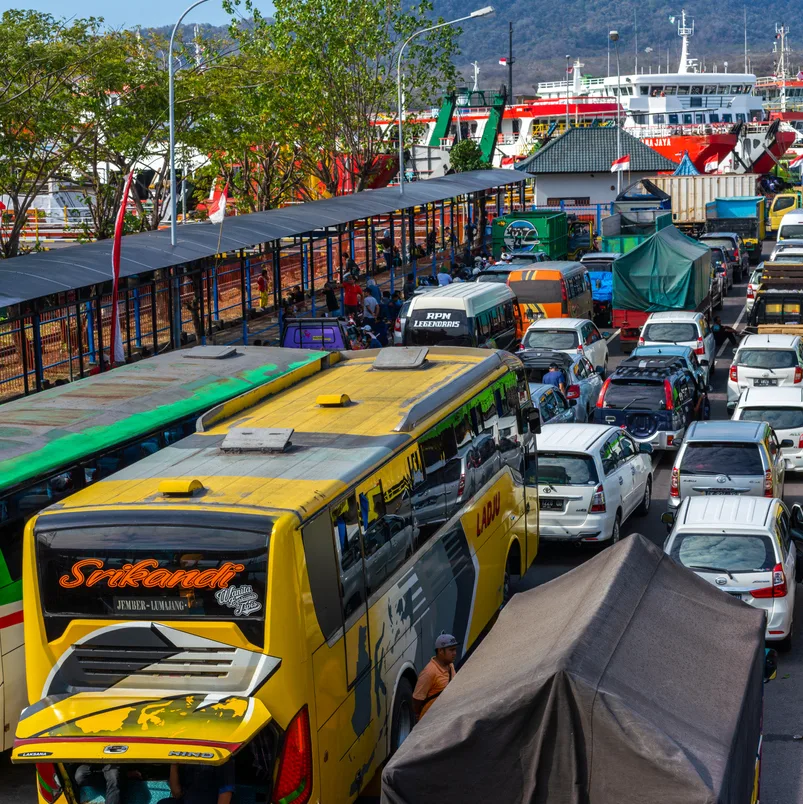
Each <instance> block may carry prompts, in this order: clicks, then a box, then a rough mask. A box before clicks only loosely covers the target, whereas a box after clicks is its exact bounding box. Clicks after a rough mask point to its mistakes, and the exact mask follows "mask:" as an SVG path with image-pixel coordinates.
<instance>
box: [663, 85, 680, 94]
mask: <svg viewBox="0 0 803 804" xmlns="http://www.w3.org/2000/svg"><path fill="white" fill-rule="evenodd" d="M677 94H678V88H677V87H664V95H677Z"/></svg>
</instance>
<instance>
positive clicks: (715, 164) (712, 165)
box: [703, 154, 719, 173]
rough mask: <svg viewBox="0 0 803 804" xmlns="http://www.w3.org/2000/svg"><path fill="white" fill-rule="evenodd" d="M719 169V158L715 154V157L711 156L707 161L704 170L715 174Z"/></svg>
mask: <svg viewBox="0 0 803 804" xmlns="http://www.w3.org/2000/svg"><path fill="white" fill-rule="evenodd" d="M718 168H719V157H718V156H717V155H716V154H714V156H709V157H708V159H706V160H705V164H704V165H703V170H705V172H706V173H713V172H714V171H715V170H717V169H718Z"/></svg>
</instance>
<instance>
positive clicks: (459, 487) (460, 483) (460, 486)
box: [457, 472, 466, 497]
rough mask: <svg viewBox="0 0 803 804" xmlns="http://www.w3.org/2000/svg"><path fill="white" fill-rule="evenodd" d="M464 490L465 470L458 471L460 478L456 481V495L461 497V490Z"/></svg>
mask: <svg viewBox="0 0 803 804" xmlns="http://www.w3.org/2000/svg"><path fill="white" fill-rule="evenodd" d="M465 490H466V474H465V472H461V473H460V480H459V481H458V482H457V496H458V497H462V496H463V492H464V491H465Z"/></svg>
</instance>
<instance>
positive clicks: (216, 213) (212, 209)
mask: <svg viewBox="0 0 803 804" xmlns="http://www.w3.org/2000/svg"><path fill="white" fill-rule="evenodd" d="M228 195H229V185H228V184H226V186H225V187H224V188H223V192H222V193H221V194H220V195H219V196H218V197H217V198H216V199H215V200H214V201H213V202H212V203H211V204H210V205H209V220H210V221H212V223H223V218H225V217H226V200H227V198H228Z"/></svg>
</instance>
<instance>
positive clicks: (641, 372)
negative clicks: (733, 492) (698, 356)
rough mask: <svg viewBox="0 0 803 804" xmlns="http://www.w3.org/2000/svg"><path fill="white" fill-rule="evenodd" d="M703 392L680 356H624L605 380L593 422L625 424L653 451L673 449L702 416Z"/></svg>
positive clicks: (628, 429) (705, 397)
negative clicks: (626, 357) (651, 447)
mask: <svg viewBox="0 0 803 804" xmlns="http://www.w3.org/2000/svg"><path fill="white" fill-rule="evenodd" d="M707 403H708V400H707V396H706V394H705V392H704V391H702V390H701V388H700V386H699V384H698V381H697V378H696V377H695V376H694V374H692V372H691V371H689V369H687V368H686V366H685V365H684V363H683V360H682V358H679V357H673V356H668V357H650V358H639V357H636V358H633V357H632V356H631V357H629V358H628V359H627V360H624V361H623V362H622V363H620V364H619V366H618V368H617V369H616V371H614V372H613V374H611V376H610V377H609V378H608V379H607V380H606V381H605V384H604V385H603V387H602V391H601V392H600V396H599V399H598V400H597V407H596V409H595V410H594V422H595V423H597V424H609V425H615V426H617V427H625V428H626V429H627V431H628V432H629V433H630V434H631V435H632V436H633V437H634V438H635V439H636V440H637V441H639V442H645V443H648V444H651V445H652V446H653V447H654V448H655V449H677V442H678V441H679V440H680V439H681V438H682V437H683V434H684V433H685V432H686V428H687V427H688V426H689V424H690V423H691V422H693V421H694V420H695V419H698V418H701V417H703V416H704V415H705V414H706V408H707Z"/></svg>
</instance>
